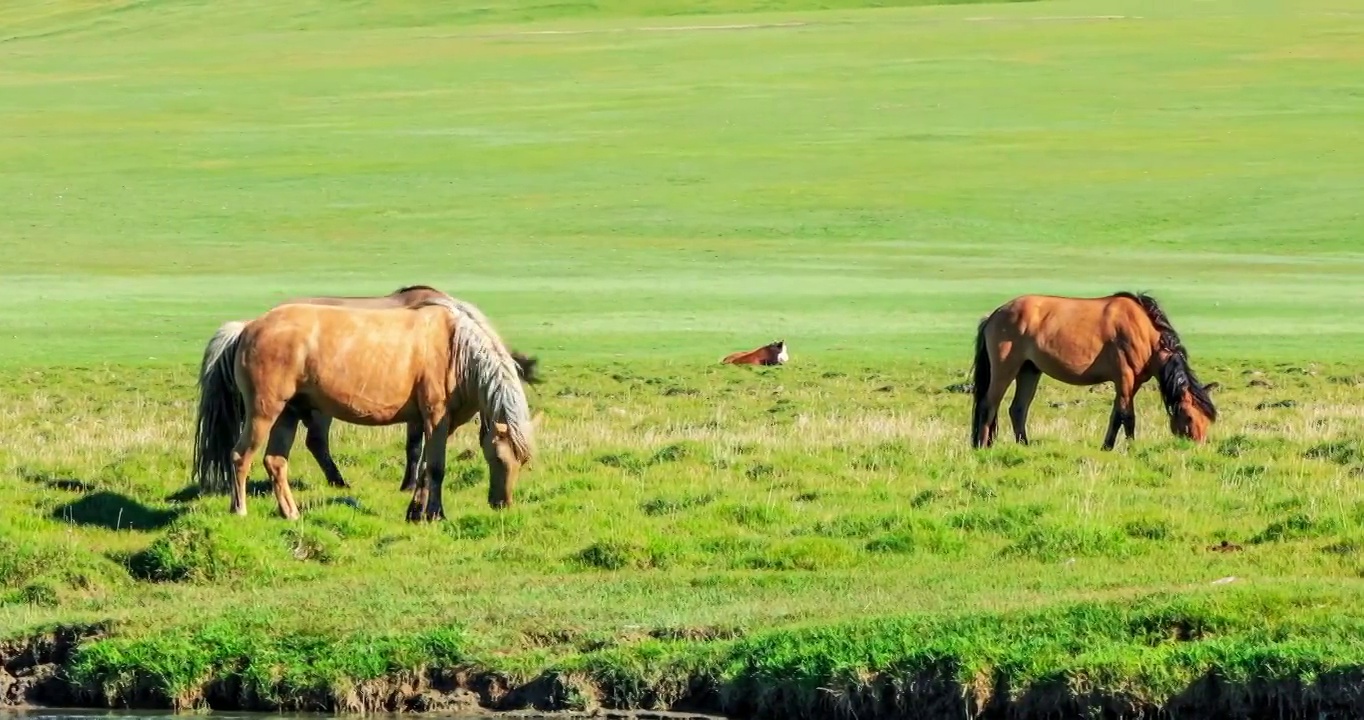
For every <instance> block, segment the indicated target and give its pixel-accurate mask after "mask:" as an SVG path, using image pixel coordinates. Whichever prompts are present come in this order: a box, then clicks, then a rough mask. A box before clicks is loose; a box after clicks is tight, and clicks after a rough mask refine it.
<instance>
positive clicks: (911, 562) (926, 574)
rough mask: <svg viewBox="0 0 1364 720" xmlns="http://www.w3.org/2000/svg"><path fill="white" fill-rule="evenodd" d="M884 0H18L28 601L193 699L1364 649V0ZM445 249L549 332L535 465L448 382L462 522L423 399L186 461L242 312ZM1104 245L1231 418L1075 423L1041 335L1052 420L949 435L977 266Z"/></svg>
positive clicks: (444, 265)
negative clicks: (229, 488)
mask: <svg viewBox="0 0 1364 720" xmlns="http://www.w3.org/2000/svg"><path fill="white" fill-rule="evenodd" d="M855 4H856V3H849V2H834V3H817V2H813V3H794V2H791V3H786V2H783V3H777V2H743V3H738V2H736V3H735V4H726V3H722V2H719V1H718V0H717V1H716V2H710V3H706V4H704V5H703V6H702V5H695V6H693V5H687V6H683V5H681V4H668V3H658V4H651V5H648V6H633V5H630V4H625V3H617V4H612V3H602V4H594V5H589V4H583V5H581V6H576V5H570V4H559V5H553V6H551V5H549V4H535V3H512V2H503V3H485V4H483V5H478V6H475V5H474V4H471V3H447V4H446V5H444V6H442V9H440V10H436V11H428V10H427V9H425V7H424V6H420V5H419V4H416V3H396V4H395V3H389V4H384V5H382V6H370V5H361V4H350V5H344V6H342V5H336V4H323V3H303V4H291V5H288V6H287V7H286V6H284V5H279V4H268V3H245V4H242V3H238V4H235V5H232V6H231V7H230V8H229V7H227V6H223V7H221V8H220V7H217V6H211V7H210V6H196V5H178V4H160V3H135V4H134V3H129V4H127V7H124V8H122V9H118V10H113V9H110V8H109V7H108V6H101V5H96V4H90V3H79V2H74V0H60V1H54V2H20V3H11V4H9V5H6V7H5V8H4V9H3V10H0V26H3V27H4V28H5V29H4V30H3V31H0V40H3V42H0V56H3V62H0V127H3V128H4V130H5V132H3V133H0V161H3V164H4V167H5V168H6V171H5V172H4V173H0V197H3V198H5V199H6V203H5V206H4V209H5V212H3V213H0V256H3V257H4V264H3V266H0V329H2V331H3V333H4V341H3V342H0V431H2V432H3V435H4V437H5V442H3V443H0V546H2V547H0V634H3V635H7V636H17V635H23V634H25V633H28V632H31V631H34V630H36V629H40V628H43V627H50V626H52V625H58V624H69V623H85V622H93V623H108V624H109V627H110V628H111V629H110V634H109V637H108V638H107V639H104V640H100V641H98V642H95V643H92V644H90V645H87V646H86V647H85V648H84V649H83V650H82V651H81V653H80V654H79V655H78V657H77V659H76V661H75V665H73V667H72V668H71V671H72V672H73V673H75V674H76V677H78V678H81V679H84V680H87V681H89V682H91V683H94V684H97V685H100V686H104V687H107V688H109V689H110V690H111V691H116V692H124V693H135V692H147V691H148V689H149V688H150V691H151V692H154V693H161V694H162V695H163V696H166V697H169V698H172V699H177V700H180V701H182V702H184V703H189V704H193V703H194V702H195V699H196V697H198V693H200V692H202V688H203V686H204V683H205V682H206V681H209V680H212V679H213V678H216V677H221V676H223V675H224V674H237V675H239V676H240V677H242V678H245V679H246V682H248V683H254V684H255V685H254V686H253V687H256V688H257V690H258V691H259V692H260V693H262V694H264V695H267V696H272V697H276V698H277V699H280V700H282V701H288V700H289V698H295V699H297V698H300V697H304V696H308V697H312V696H315V695H316V694H317V693H322V694H324V695H325V694H332V695H335V696H336V697H338V698H344V697H345V696H346V694H347V692H349V689H350V688H351V686H352V685H353V683H354V682H356V681H359V680H364V679H367V678H372V677H376V676H378V675H383V674H385V673H388V672H391V671H394V670H397V669H403V668H408V667H414V666H417V665H421V664H424V663H434V664H456V663H470V664H473V665H476V666H479V667H484V668H491V669H496V670H500V671H504V672H506V673H508V674H510V675H511V676H514V677H518V678H529V677H534V676H535V675H537V674H539V673H541V672H544V671H547V670H549V671H553V672H558V673H561V674H562V675H563V676H564V677H567V678H579V679H584V678H585V679H586V681H587V683H588V688H589V690H588V691H587V692H592V693H599V694H600V695H601V699H603V700H607V701H610V702H614V703H617V704H625V705H649V704H666V703H668V702H669V701H670V700H673V699H676V698H677V697H678V696H680V695H681V694H684V691H685V688H686V687H687V686H688V683H690V682H694V681H697V682H699V681H700V680H698V679H705V681H706V682H712V683H716V684H718V686H720V687H721V688H722V689H723V691H724V692H725V693H729V695H727V696H726V697H728V698H729V699H728V700H727V701H726V707H729V708H731V709H735V710H743V709H744V708H745V707H748V708H749V709H752V707H753V706H752V704H753V703H758V704H761V703H764V702H767V703H770V707H782V705H781V703H782V702H788V703H789V702H793V701H792V698H804V699H806V700H808V701H809V703H808V705H809V706H811V707H813V706H815V705H817V704H818V703H819V702H823V700H820V699H819V698H821V697H824V696H822V695H820V694H819V692H818V691H817V690H816V689H815V688H819V687H825V688H835V689H838V692H841V693H843V695H841V696H840V697H844V698H848V699H846V702H848V703H853V702H854V700H853V699H852V698H855V696H856V693H855V692H854V691H855V690H856V689H857V688H865V687H871V686H875V685H876V683H878V682H882V681H885V682H896V681H897V680H896V678H897V677H900V676H901V675H902V674H904V673H910V674H913V673H916V672H929V671H933V672H936V673H937V676H941V677H942V678H948V679H951V680H952V681H953V682H959V683H961V684H962V685H963V686H969V687H971V688H975V689H976V690H980V689H981V688H983V687H986V686H987V685H988V686H991V687H996V686H995V685H991V683H994V682H996V679H998V682H1000V683H1003V684H1001V685H998V686H997V687H1007V688H1009V690H1008V692H1009V693H1011V694H1012V695H1013V696H1015V700H1016V701H1017V702H1019V703H1024V704H1026V703H1028V702H1033V703H1040V702H1041V701H1040V700H1038V699H1037V698H1039V697H1042V696H1044V695H1045V692H1046V691H1047V689H1048V688H1053V687H1056V686H1057V684H1058V683H1059V684H1060V686H1063V687H1068V688H1071V691H1072V692H1074V693H1076V694H1082V692H1084V691H1085V689H1086V688H1089V689H1097V690H1098V691H1100V692H1107V693H1109V694H1111V695H1112V696H1114V697H1127V698H1135V699H1138V700H1143V701H1154V702H1160V701H1164V700H1168V699H1171V698H1175V697H1177V696H1179V694H1180V693H1181V692H1184V691H1185V690H1186V689H1187V688H1189V687H1190V686H1191V685H1192V684H1193V683H1195V682H1196V681H1197V680H1198V679H1200V678H1202V677H1204V676H1205V675H1207V674H1209V673H1214V672H1215V673H1220V677H1224V678H1229V679H1231V680H1233V681H1237V680H1247V679H1259V680H1265V681H1272V680H1277V679H1285V678H1297V679H1305V680H1309V681H1311V680H1314V679H1316V680H1320V679H1322V678H1326V677H1329V676H1330V673H1331V672H1332V671H1335V670H1340V669H1348V668H1350V667H1353V666H1354V665H1355V664H1357V663H1358V662H1359V661H1360V659H1361V658H1364V648H1362V647H1361V646H1360V645H1359V640H1358V638H1359V637H1360V635H1359V632H1358V629H1359V623H1360V622H1361V620H1364V616H1361V614H1360V611H1359V610H1358V608H1357V607H1356V603H1354V602H1352V601H1351V599H1350V598H1351V597H1352V596H1353V595H1352V594H1354V593H1357V592H1358V591H1359V590H1360V589H1361V579H1360V578H1361V572H1364V561H1362V560H1361V558H1360V549H1361V547H1364V493H1361V491H1360V490H1359V487H1360V479H1361V477H1364V431H1362V430H1361V427H1364V425H1362V424H1361V417H1362V414H1364V413H1362V412H1361V402H1360V401H1361V388H1364V375H1361V372H1360V370H1359V367H1358V365H1357V363H1358V358H1359V356H1360V353H1361V351H1362V350H1364V336H1362V335H1361V332H1364V325H1361V324H1360V321H1359V317H1360V314H1361V312H1364V294H1362V293H1360V292H1359V287H1360V280H1361V278H1364V251H1362V250H1361V248H1364V220H1361V218H1360V215H1359V208H1360V207H1364V197H1362V196H1361V195H1362V194H1361V189H1360V184H1359V180H1360V176H1359V171H1358V168H1359V167H1361V164H1362V163H1364V143H1361V142H1359V141H1360V140H1361V139H1364V138H1361V136H1360V131H1359V128H1360V127H1364V124H1361V121H1362V120H1364V85H1361V84H1360V79H1359V75H1358V72H1357V70H1358V66H1359V61H1360V60H1361V59H1364V54H1361V48H1364V17H1361V16H1360V15H1359V13H1358V12H1357V11H1355V10H1352V9H1351V7H1350V6H1349V4H1348V3H1345V2H1338V1H1334V0H1310V2H1305V3H1299V4H1296V5H1295V6H1294V7H1292V8H1291V9H1290V8H1284V7H1281V6H1279V5H1278V4H1274V3H1238V4H1236V5H1235V6H1231V5H1228V4H1224V3H1203V4H1193V5H1189V6H1182V7H1176V6H1174V5H1169V4H1157V3H1148V2H1137V1H1135V0H1057V1H1055V2H1038V3H1016V4H998V5H964V6H936V7H913V8H880V9H857V8H855V7H853V5H855ZM896 4H900V3H896ZM909 4H914V3H909ZM380 7H382V9H380ZM683 10H690V11H694V12H701V11H704V13H711V14H709V15H705V16H700V15H696V16H691V17H665V16H674V15H678V14H679V13H681V12H682V11H683ZM1113 16H1117V17H1113ZM706 25H710V26H717V25H720V26H727V27H725V28H723V29H696V28H697V26H706ZM660 28H673V29H671V30H669V29H660ZM677 28H688V29H677ZM551 31H552V32H551ZM416 282H426V283H431V284H435V285H437V286H439V287H441V288H443V289H446V290H448V291H450V292H452V293H454V294H456V295H459V296H461V297H465V298H467V299H470V300H472V301H474V302H476V303H478V304H479V305H480V306H482V307H483V308H485V309H486V310H487V311H488V313H489V314H490V315H491V317H492V318H493V319H494V321H495V322H496V323H497V324H498V326H499V328H500V329H501V330H502V332H503V334H504V336H506V337H507V338H508V339H509V340H510V342H511V344H512V345H513V346H514V347H516V348H518V349H520V350H523V351H527V352H531V353H533V354H537V355H539V356H540V357H541V358H542V367H543V370H544V372H545V374H546V377H547V380H546V382H545V383H544V384H543V385H540V386H537V387H536V389H535V390H533V391H532V396H531V402H532V405H533V406H534V407H535V408H536V409H537V410H541V411H543V413H544V416H543V425H542V427H541V429H540V440H539V446H540V456H539V458H538V459H537V461H536V464H535V466H534V467H533V469H531V470H530V471H529V472H527V473H526V475H525V477H524V481H523V484H522V486H521V488H520V492H519V503H518V505H517V506H516V507H515V508H513V509H511V510H509V511H507V512H501V513H494V512H493V511H491V510H489V509H487V508H486V506H485V505H484V504H483V503H484V500H483V496H484V493H485V489H484V486H485V483H486V480H485V478H486V470H485V469H484V467H483V465H482V464H481V461H479V460H477V459H476V458H474V457H472V456H471V455H470V454H468V453H469V451H470V450H471V449H472V443H471V439H470V434H471V433H470V431H468V430H467V429H466V430H464V431H462V432H461V433H460V434H459V435H457V438H456V441H455V442H454V443H453V444H452V447H451V450H450V456H451V466H452V468H451V473H450V479H449V481H448V487H449V489H450V496H449V500H448V501H447V511H448V512H449V515H450V517H449V520H448V521H447V522H445V523H443V524H439V525H435V526H412V525H408V524H406V523H404V522H402V521H401V518H402V514H403V509H404V507H405V503H406V498H405V497H404V496H403V495H402V494H400V493H399V492H398V491H397V485H398V481H399V479H400V476H401V472H402V468H401V457H402V450H401V435H402V433H401V431H399V430H398V429H396V428H388V429H374V430H365V429H359V428H353V427H343V426H338V427H337V428H336V429H335V432H334V438H333V445H334V448H335V450H336V453H337V458H338V461H339V462H340V464H341V465H342V469H343V472H345V473H346V475H347V477H348V478H349V479H350V480H351V481H352V483H353V484H354V486H355V487H354V490H353V491H350V492H338V491H334V490H331V489H329V488H327V487H326V486H325V483H324V481H323V480H322V478H321V477H320V474H319V473H318V471H317V469H316V467H315V465H314V464H313V463H312V460H311V459H310V458H309V457H308V456H307V454H306V452H305V451H304V450H303V448H302V447H301V443H300V446H299V447H298V448H296V453H295V463H294V472H295V479H296V485H295V488H296V492H297V494H298V497H299V500H300V502H301V503H302V504H303V505H304V508H305V510H304V517H303V519H302V520H301V521H300V522H298V523H295V524H290V523H286V522H284V521H282V520H280V519H277V518H276V517H274V512H273V510H274V508H273V500H272V498H271V497H270V496H269V495H268V494H265V495H255V496H253V497H252V498H251V500H250V510H251V515H250V517H248V518H246V519H239V518H234V517H231V516H229V515H228V514H227V501H226V499H225V498H222V497H212V498H198V497H196V494H195V492H194V489H193V488H192V487H190V486H189V478H188V469H187V463H188V460H189V457H190V446H189V438H190V432H189V429H190V423H191V413H192V407H193V402H194V399H195V388H194V378H193V371H194V368H195V366H196V365H197V360H198V353H199V352H200V350H201V348H202V346H203V343H204V342H205V341H206V340H207V338H208V336H209V334H211V333H212V331H213V329H214V328H215V327H216V326H217V325H218V324H219V323H220V322H222V321H223V320H226V319H231V318H246V317H250V316H253V315H255V314H257V313H259V312H261V311H262V310H263V309H264V308H266V307H268V306H269V305H270V304H271V303H273V302H277V301H279V300H282V299H284V298H286V297H288V296H291V295H304V294H315V293H335V294H364V293H376V294H378V293H384V292H388V291H390V290H392V289H394V288H396V287H397V286H399V285H403V284H410V283H416ZM1119 289H1128V290H1149V291H1151V292H1153V293H1154V294H1155V295H1157V297H1159V298H1160V299H1161V301H1162V302H1163V304H1164V305H1165V306H1166V307H1167V309H1168V311H1169V313H1170V315H1171V317H1172V318H1173V320H1174V322H1175V324H1176V325H1177V326H1178V327H1179V329H1180V331H1181V332H1182V333H1183V335H1184V337H1185V340H1186V342H1187V344H1188V345H1189V347H1190V349H1191V351H1192V353H1193V361H1194V366H1195V368H1196V369H1197V370H1198V371H1199V373H1200V375H1201V376H1202V377H1203V379H1204V380H1207V381H1214V380H1215V381H1218V382H1219V383H1220V384H1221V386H1222V387H1221V389H1220V390H1219V391H1218V393H1217V394H1216V395H1215V396H1214V397H1215V398H1216V399H1217V401H1218V403H1219V407H1220V408H1221V410H1222V412H1223V413H1224V416H1223V420H1222V422H1219V423H1218V424H1217V425H1216V426H1215V427H1214V431H1213V437H1212V439H1211V442H1209V443H1208V444H1207V445H1204V446H1192V445H1190V444H1187V443H1184V442H1180V441H1176V440H1174V439H1173V438H1171V437H1170V435H1169V433H1168V431H1167V430H1166V429H1165V427H1164V424H1163V422H1162V418H1163V416H1162V413H1161V411H1160V406H1159V403H1158V401H1157V399H1156V397H1155V395H1154V393H1153V389H1150V388H1148V389H1147V390H1146V391H1145V392H1143V394H1142V395H1140V396H1139V397H1138V433H1139V435H1138V439H1137V441H1136V442H1135V443H1134V444H1131V445H1125V444H1120V445H1119V450H1118V451H1117V452H1114V453H1103V452H1100V451H1099V450H1098V449H1097V447H1098V444H1099V442H1100V439H1101V435H1102V430H1103V427H1104V423H1105V422H1106V418H1107V409H1108V405H1109V402H1110V396H1109V394H1108V392H1109V391H1108V390H1107V389H1106V388H1099V389H1096V390H1094V391H1090V390H1086V389H1080V388H1069V387H1064V386H1061V385H1059V384H1057V383H1055V382H1050V381H1047V382H1044V384H1043V386H1042V390H1041V392H1040V394H1039V398H1038V401H1037V404H1036V406H1035V409H1034V413H1033V419H1032V435H1033V438H1034V440H1035V444H1034V445H1033V446H1032V447H1028V448H1020V447H1017V446H1015V445H1013V444H1011V443H1009V442H1004V443H1002V444H1001V445H1000V446H999V447H997V448H995V449H993V450H990V451H988V452H981V453H975V452H971V451H970V450H969V448H968V445H967V439H966V435H967V419H968V412H969V396H967V395H963V394H961V393H959V392H956V391H954V390H953V389H952V386H954V385H956V384H959V383H961V382H963V381H965V380H966V379H967V369H968V365H969V361H970V357H969V353H970V349H971V332H972V331H973V330H974V325H975V322H976V320H977V319H978V318H979V317H980V316H981V315H982V314H984V313H986V312H988V311H989V310H990V309H991V308H993V307H994V306H995V305H997V304H999V303H1000V302H1002V301H1004V300H1006V299H1008V298H1009V297H1010V296H1012V295H1013V294H1017V293H1021V292H1033V291H1036V292H1063V293H1073V294H1104V293H1107V292H1111V291H1113V290H1119ZM778 337H784V338H785V339H786V340H787V341H788V342H789V343H790V347H791V352H792V358H793V359H792V363H791V365H789V366H787V367H782V368H773V369H760V370H751V369H742V368H723V367H720V366H718V365H716V364H715V361H716V359H718V358H719V357H720V356H721V355H724V354H726V353H727V352H730V351H733V350H735V349H746V348H749V347H753V346H756V345H758V344H762V343H765V342H768V341H770V340H772V339H775V338H778ZM1006 435H1007V432H1006ZM260 475H261V473H260V472H257V473H256V476H257V477H258V478H259V476H260ZM1223 541H1227V542H1229V543H1232V544H1234V545H1235V546H1237V548H1239V549H1233V550H1232V551H1230V552H1222V551H1220V550H1215V549H1210V547H1213V546H1218V545H1220V544H1221V543H1222V542H1223ZM980 692H985V691H984V690H980ZM1030 693H1032V694H1030ZM1038 693H1042V695H1038ZM986 694H988V693H986ZM744 703H749V704H750V705H748V706H745V705H744ZM338 704H339V705H341V706H345V703H344V702H340V701H338Z"/></svg>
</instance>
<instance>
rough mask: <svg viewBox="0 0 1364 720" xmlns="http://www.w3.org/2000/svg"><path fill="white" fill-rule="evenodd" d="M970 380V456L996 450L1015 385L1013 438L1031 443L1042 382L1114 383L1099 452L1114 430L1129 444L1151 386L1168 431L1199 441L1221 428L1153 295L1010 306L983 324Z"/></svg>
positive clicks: (1030, 299)
mask: <svg viewBox="0 0 1364 720" xmlns="http://www.w3.org/2000/svg"><path fill="white" fill-rule="evenodd" d="M972 372H973V374H974V377H975V387H974V388H973V390H972V392H973V394H974V396H975V402H974V403H973V405H974V407H973V410H972V419H971V444H972V446H973V447H981V446H985V447H989V446H990V445H991V444H993V443H994V439H995V432H996V427H997V420H998V414H999V404H1000V403H1001V402H1003V400H1004V392H1005V391H1006V390H1008V388H1009V383H1011V382H1015V380H1016V381H1017V384H1016V386H1015V388H1014V399H1013V403H1012V404H1011V405H1010V406H1009V420H1010V421H1011V422H1012V423H1013V428H1014V437H1015V438H1016V439H1017V440H1018V442H1020V443H1023V444H1027V442H1028V431H1027V422H1028V406H1029V405H1030V404H1032V400H1033V395H1035V394H1036V392H1037V384H1038V383H1039V382H1040V381H1041V379H1042V376H1043V375H1049V376H1051V377H1053V378H1056V379H1057V380H1060V381H1061V382H1064V383H1068V384H1070V385H1098V384H1099V383H1104V382H1112V383H1113V385H1114V389H1115V390H1116V397H1115V398H1114V400H1113V413H1112V415H1111V416H1110V417H1109V421H1108V433H1107V434H1106V435H1105V436H1104V443H1103V448H1104V449H1105V450H1112V449H1113V444H1114V442H1116V441H1117V437H1118V427H1119V426H1122V428H1123V430H1124V431H1125V433H1126V435H1127V439H1128V440H1129V441H1130V440H1132V438H1133V436H1134V435H1135V434H1136V424H1137V418H1136V414H1135V413H1134V411H1133V407H1132V398H1133V396H1134V395H1135V394H1136V392H1137V390H1138V389H1140V388H1141V386H1142V385H1143V384H1144V383H1145V382H1146V381H1147V380H1150V379H1151V378H1153V377H1154V378H1155V379H1156V382H1157V386H1158V387H1159V388H1160V397H1161V399H1162V400H1163V401H1164V402H1165V412H1166V413H1167V414H1168V415H1169V416H1170V432H1172V433H1174V434H1175V435H1177V436H1180V437H1185V438H1190V439H1192V440H1194V441H1195V442H1203V441H1204V440H1205V439H1206V438H1207V431H1208V426H1209V425H1210V424H1211V423H1212V422H1214V421H1216V420H1217V408H1215V407H1214V406H1213V403H1212V398H1210V397H1209V396H1208V392H1207V389H1206V388H1205V387H1204V386H1203V385H1202V384H1200V383H1199V382H1198V378H1197V377H1195V376H1194V373H1193V370H1192V369H1191V368H1190V367H1189V353H1188V351H1187V350H1185V349H1184V343H1183V342H1182V341H1181V340H1180V339H1179V333H1177V332H1175V328H1174V326H1173V325H1171V324H1170V320H1169V318H1167V317H1166V316H1165V311H1164V310H1162V309H1161V308H1160V305H1158V304H1157V303H1156V300H1155V298H1152V297H1151V296H1149V295H1134V294H1132V293H1127V292H1119V293H1114V294H1113V295H1110V296H1108V297H1102V298H1070V297H1055V296H1050V295H1023V296H1021V297H1017V298H1014V299H1013V300H1010V301H1009V302H1007V303H1005V304H1004V305H1001V306H1000V307H999V308H997V309H996V310H995V311H994V312H992V313H990V315H989V316H988V317H986V318H985V319H984V320H982V321H981V323H980V327H979V328H978V329H977V331H976V355H975V363H974V366H973V368H972Z"/></svg>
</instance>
